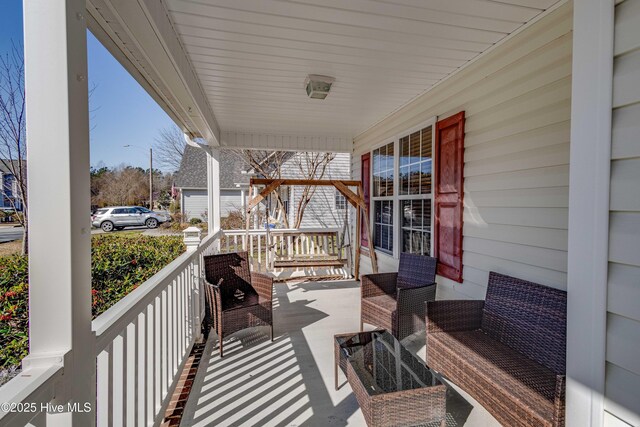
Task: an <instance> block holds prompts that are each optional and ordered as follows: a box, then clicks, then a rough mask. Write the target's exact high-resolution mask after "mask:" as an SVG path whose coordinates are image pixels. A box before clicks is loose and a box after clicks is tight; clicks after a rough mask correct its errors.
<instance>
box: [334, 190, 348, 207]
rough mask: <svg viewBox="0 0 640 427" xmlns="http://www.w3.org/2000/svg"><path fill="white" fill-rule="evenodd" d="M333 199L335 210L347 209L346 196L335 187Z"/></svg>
mask: <svg viewBox="0 0 640 427" xmlns="http://www.w3.org/2000/svg"><path fill="white" fill-rule="evenodd" d="M334 201H335V207H336V210H339V211H343V210H345V209H347V198H346V197H344V195H343V194H342V193H341V192H339V191H338V190H337V189H336V190H335V198H334Z"/></svg>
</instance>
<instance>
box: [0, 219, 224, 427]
mask: <svg viewBox="0 0 640 427" xmlns="http://www.w3.org/2000/svg"><path fill="white" fill-rule="evenodd" d="M220 236H221V232H217V233H215V234H212V235H210V236H208V237H206V238H205V239H204V240H203V241H202V242H201V243H200V245H198V246H197V247H194V248H189V247H188V248H187V252H186V253H184V254H182V255H181V256H179V257H178V258H177V259H175V260H174V261H173V262H171V263H170V264H169V265H167V266H166V267H164V268H163V269H162V270H160V271H159V272H158V273H157V274H155V275H154V276H153V277H151V278H150V279H149V280H147V281H146V282H144V283H143V284H141V285H140V286H139V287H138V288H137V289H135V290H133V291H132V292H131V293H130V294H128V295H127V296H125V297H124V298H122V299H121V300H120V301H118V302H117V303H116V304H115V305H114V306H113V307H111V308H109V309H108V310H107V311H106V312H104V313H103V314H101V315H100V316H98V317H97V318H96V319H95V320H94V321H93V322H92V329H93V331H94V332H95V336H96V341H95V349H96V355H97V357H96V367H97V372H96V373H97V375H96V377H97V378H96V380H97V383H96V387H97V402H96V421H97V425H98V426H120V425H127V426H129V425H131V426H132V425H145V426H150V425H159V424H160V422H161V421H162V418H163V416H164V412H165V409H166V407H167V405H168V403H169V399H170V397H171V395H172V393H173V390H174V388H175V385H176V384H177V380H178V377H179V375H180V372H181V368H182V366H183V365H184V362H185V361H186V359H187V356H188V355H189V352H190V351H191V347H192V346H193V344H194V343H195V341H196V339H198V338H199V337H200V336H201V324H202V319H203V317H204V298H203V295H202V292H201V280H200V278H201V277H202V266H203V262H202V257H203V256H204V255H209V254H211V253H216V252H217V248H218V244H219V239H220ZM59 362H60V364H59V365H53V366H51V365H49V366H44V367H39V366H34V367H28V368H26V369H25V370H24V371H22V372H21V373H20V374H19V375H18V376H17V377H16V378H14V379H12V380H11V381H9V382H8V383H7V384H5V385H4V386H2V387H1V388H0V403H6V404H9V406H6V405H3V407H2V408H0V409H1V410H0V426H1V427H3V426H22V425H39V426H44V425H46V424H47V417H46V411H45V412H43V411H42V410H41V408H42V407H43V405H47V404H48V403H50V402H52V399H53V398H54V396H55V391H56V388H57V387H59V386H60V379H61V377H62V372H63V367H62V366H63V364H62V362H63V361H62V360H60V361H59ZM5 406H6V407H5ZM8 408H13V409H10V410H8V411H7V410H5V409H8ZM34 408H35V410H31V409H34ZM30 423H31V424H30Z"/></svg>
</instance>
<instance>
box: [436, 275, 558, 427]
mask: <svg viewBox="0 0 640 427" xmlns="http://www.w3.org/2000/svg"><path fill="white" fill-rule="evenodd" d="M426 322H427V360H426V362H427V365H428V366H429V367H430V368H431V369H433V370H435V371H438V372H440V373H441V374H443V375H444V376H445V377H446V378H448V379H450V380H451V381H453V382H454V383H455V384H457V385H458V386H460V387H461V388H462V389H463V390H465V391H467V392H468V393H469V394H470V395H471V396H473V397H474V398H475V399H476V400H477V401H478V402H480V404H481V405H483V406H484V407H485V408H486V409H487V410H488V411H489V412H490V413H491V414H492V415H493V416H494V417H495V418H496V419H497V420H498V421H499V422H500V423H501V424H503V425H507V426H514V427H516V426H553V427H558V426H563V425H564V412H565V411H564V409H565V366H566V345H567V339H566V338H567V335H566V327H567V293H566V292H564V291H561V290H558V289H553V288H549V287H547V286H542V285H539V284H537V283H532V282H527V281H525V280H521V279H516V278H513V277H509V276H505V275H503V274H498V273H494V272H491V273H490V274H489V286H488V288H487V296H486V299H485V301H472V300H464V301H461V300H443V301H435V302H428V303H427V318H426Z"/></svg>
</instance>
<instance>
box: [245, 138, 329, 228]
mask: <svg viewBox="0 0 640 427" xmlns="http://www.w3.org/2000/svg"><path fill="white" fill-rule="evenodd" d="M234 152H235V153H236V154H237V155H239V156H240V158H242V159H243V160H244V161H245V163H247V164H248V165H249V166H250V167H251V168H252V169H253V170H255V171H256V173H258V174H259V175H262V176H264V177H266V178H273V179H279V178H282V173H283V166H284V163H285V162H286V161H289V160H290V159H291V161H292V162H294V164H295V166H296V168H297V169H298V170H297V171H296V173H297V174H299V176H300V177H301V178H302V179H323V178H324V177H325V175H326V173H327V167H328V166H329V163H331V161H332V160H333V159H334V158H335V154H333V153H311V152H304V153H296V154H294V153H290V152H287V151H260V150H234ZM315 192H316V187H315V186H312V185H308V186H305V187H303V190H302V194H301V197H300V200H299V201H298V203H297V205H296V211H295V218H294V220H293V227H294V228H299V227H300V224H302V219H303V218H304V211H305V209H306V207H307V205H308V204H309V202H310V201H311V199H312V198H313V195H314V194H315ZM272 194H273V195H274V196H275V198H276V202H277V204H278V209H279V210H280V212H281V213H282V217H283V218H284V226H285V227H286V228H289V219H288V218H287V215H286V214H285V212H284V202H283V201H282V197H281V195H280V193H279V192H277V191H275V192H273V193H272Z"/></svg>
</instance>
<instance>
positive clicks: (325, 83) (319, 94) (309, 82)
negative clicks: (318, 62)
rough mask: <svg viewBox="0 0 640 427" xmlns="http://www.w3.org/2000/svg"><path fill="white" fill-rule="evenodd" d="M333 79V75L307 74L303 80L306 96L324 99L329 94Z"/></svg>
mask: <svg viewBox="0 0 640 427" xmlns="http://www.w3.org/2000/svg"><path fill="white" fill-rule="evenodd" d="M334 81H336V79H334V78H333V77H329V76H319V75H317V74H309V75H308V76H307V79H306V80H305V82H304V86H305V88H306V90H307V96H308V97H309V98H312V99H325V98H326V97H327V95H329V91H330V90H331V85H332V84H333V82H334Z"/></svg>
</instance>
